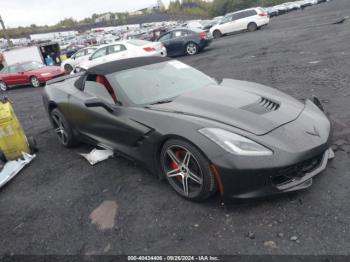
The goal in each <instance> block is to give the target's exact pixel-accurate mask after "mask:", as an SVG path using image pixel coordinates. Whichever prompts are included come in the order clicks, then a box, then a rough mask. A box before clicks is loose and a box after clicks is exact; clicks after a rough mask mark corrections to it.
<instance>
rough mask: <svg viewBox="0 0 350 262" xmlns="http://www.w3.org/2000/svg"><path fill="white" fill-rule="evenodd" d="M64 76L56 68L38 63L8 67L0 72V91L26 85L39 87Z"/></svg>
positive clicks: (61, 71)
mask: <svg viewBox="0 0 350 262" xmlns="http://www.w3.org/2000/svg"><path fill="white" fill-rule="evenodd" d="M64 74H65V72H64V71H63V70H62V69H61V68H59V67H58V66H46V65H43V64H41V63H38V62H24V63H18V64H14V65H9V66H7V67H4V68H3V69H2V70H1V71H0V89H1V90H3V91H6V90H7V89H8V88H9V87H13V86H21V85H28V84H30V85H32V86H33V87H39V86H40V85H41V84H43V83H45V82H46V81H48V80H50V79H52V78H55V77H58V76H62V75H64Z"/></svg>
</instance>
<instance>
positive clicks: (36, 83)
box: [30, 76, 40, 87]
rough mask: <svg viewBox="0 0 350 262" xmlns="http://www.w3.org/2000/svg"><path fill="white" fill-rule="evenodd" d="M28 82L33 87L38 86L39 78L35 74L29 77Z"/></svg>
mask: <svg viewBox="0 0 350 262" xmlns="http://www.w3.org/2000/svg"><path fill="white" fill-rule="evenodd" d="M30 83H31V84H32V86H33V87H39V86H40V82H39V79H38V78H37V77H36V76H32V77H31V78H30Z"/></svg>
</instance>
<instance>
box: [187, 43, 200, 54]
mask: <svg viewBox="0 0 350 262" xmlns="http://www.w3.org/2000/svg"><path fill="white" fill-rule="evenodd" d="M186 53H187V54H188V55H195V54H197V53H198V45H197V44H196V43H193V42H189V43H188V44H187V45H186Z"/></svg>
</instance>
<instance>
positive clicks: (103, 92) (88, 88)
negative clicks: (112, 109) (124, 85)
mask: <svg viewBox="0 0 350 262" xmlns="http://www.w3.org/2000/svg"><path fill="white" fill-rule="evenodd" d="M84 92H86V93H88V94H90V95H92V96H95V97H98V98H101V99H103V100H104V101H106V102H107V103H110V104H115V103H116V101H117V97H116V95H115V93H114V90H113V88H112V86H111V85H110V84H109V82H108V80H107V79H106V77H105V76H100V75H88V76H87V77H86V80H85V83H84Z"/></svg>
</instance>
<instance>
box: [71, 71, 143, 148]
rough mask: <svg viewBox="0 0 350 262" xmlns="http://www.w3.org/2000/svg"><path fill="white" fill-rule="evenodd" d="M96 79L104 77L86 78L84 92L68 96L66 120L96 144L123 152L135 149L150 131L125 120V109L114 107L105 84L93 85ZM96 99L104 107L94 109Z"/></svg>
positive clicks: (96, 83)
mask: <svg viewBox="0 0 350 262" xmlns="http://www.w3.org/2000/svg"><path fill="white" fill-rule="evenodd" d="M98 77H102V78H103V77H104V76H96V75H87V76H86V79H85V81H84V84H83V90H78V91H77V92H76V93H74V94H73V95H72V96H70V98H69V104H70V112H71V114H70V115H69V116H68V120H69V121H70V122H71V123H72V125H73V126H74V128H75V129H76V130H78V131H79V132H80V133H81V134H83V135H84V136H86V137H88V138H90V139H92V140H93V141H95V142H96V143H97V144H99V145H101V146H103V147H106V148H110V149H117V150H118V149H119V150H122V151H125V148H128V147H131V146H134V145H135V144H136V143H137V141H139V139H140V138H141V137H142V136H143V135H144V134H145V133H147V132H148V131H149V129H148V128H146V127H145V126H143V125H140V124H138V123H136V122H134V121H132V120H130V119H128V118H127V117H126V115H125V113H124V111H125V108H124V107H123V106H119V105H116V102H115V100H114V99H113V97H112V95H111V93H110V90H109V89H108V88H107V87H106V84H105V83H98V82H96V81H97V78H98ZM110 88H111V87H110ZM108 90H109V91H108ZM96 99H99V100H100V101H102V102H103V103H104V104H105V105H107V107H103V106H99V105H96V102H94V100H96Z"/></svg>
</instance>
